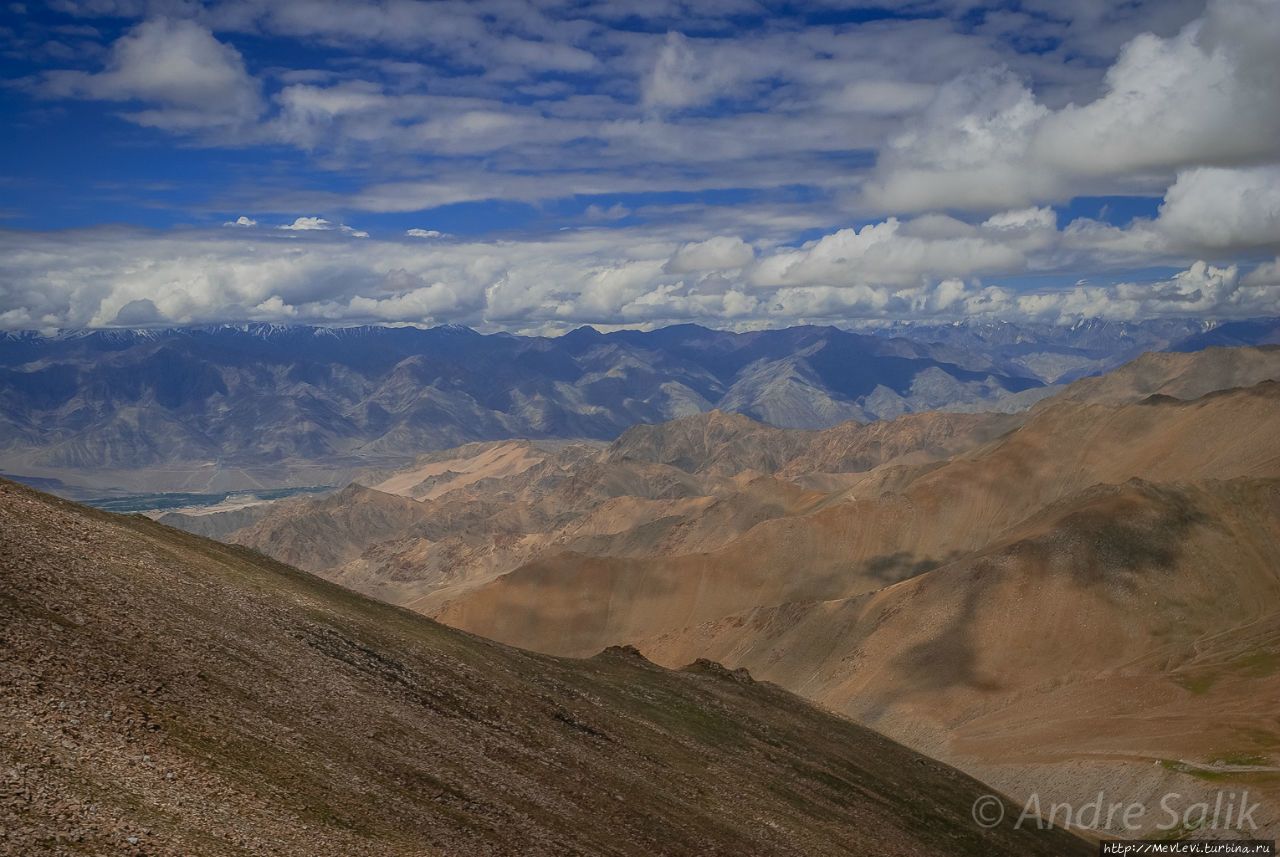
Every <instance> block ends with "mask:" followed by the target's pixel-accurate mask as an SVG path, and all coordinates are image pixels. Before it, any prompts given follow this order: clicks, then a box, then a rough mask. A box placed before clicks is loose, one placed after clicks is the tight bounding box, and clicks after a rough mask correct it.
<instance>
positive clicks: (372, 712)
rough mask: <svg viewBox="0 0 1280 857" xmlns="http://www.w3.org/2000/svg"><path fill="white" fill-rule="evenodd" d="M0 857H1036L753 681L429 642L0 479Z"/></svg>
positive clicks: (307, 589)
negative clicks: (3, 855)
mask: <svg viewBox="0 0 1280 857" xmlns="http://www.w3.org/2000/svg"><path fill="white" fill-rule="evenodd" d="M0 620H2V621H0V652H2V653H3V657H2V658H0V678H2V680H0V771H2V772H3V777H4V780H3V786H0V850H4V851H5V852H7V853H15V854H22V855H24V857H27V856H28V855H44V854H50V855H52V854H103V853H113V854H115V853H119V854H126V855H135V857H140V855H182V856H183V857H188V855H192V854H200V855H232V854H235V855H244V854H249V855H266V854H285V855H308V857H310V856H311V855H329V854H332V855H344V857H345V855H428V854H448V855H471V854H486V855H501V854H520V855H538V854H557V855H562V854H592V855H602V854H617V855H627V854H634V855H653V854H672V855H685V854H689V855H692V854H698V855H714V854H723V855H742V854H751V855H770V854H789V855H797V857H800V855H805V856H806V857H807V855H816V854H847V853H849V852H850V851H853V852H855V853H859V854H870V855H904V857H905V855H940V857H941V855H956V854H974V855H979V854H980V855H999V854H1008V855H1028V854H1030V855H1045V857H1056V855H1069V854H1080V855H1084V854H1088V853H1092V851H1091V849H1090V848H1089V847H1088V846H1086V845H1084V843H1082V842H1080V841H1078V840H1075V839H1072V838H1070V837H1068V836H1067V835H1065V834H1063V833H1062V832H1060V831H1048V832H1039V831H1030V830H1024V831H1016V830H1013V829H1011V828H1009V827H1001V828H997V829H996V830H993V831H988V832H983V831H981V830H979V829H978V828H977V827H976V826H975V825H974V824H973V823H972V821H971V819H970V815H969V810H970V805H971V803H972V801H973V799H974V798H975V796H977V795H979V794H981V793H983V792H985V791H987V787H986V786H984V785H982V784H981V783H979V782H977V781H976V780H973V779H970V778H969V777H966V776H964V775H962V774H960V773H958V772H956V771H954V770H951V769H949V768H946V767H945V766H943V765H940V764H938V763H936V762H932V761H930V760H928V759H926V758H924V757H922V756H919V755H917V754H915V753H913V752H911V751H909V750H906V749H905V748H903V747H901V746H900V745H897V744H894V743H893V742H891V741H889V740H887V739H884V738H882V737H880V736H878V735H876V734H875V733H873V732H870V731H868V730H866V729H864V728H862V727H859V726H855V725H853V724H852V723H849V722H847V721H843V720H840V719H837V718H835V717H832V716H830V715H827V714H824V713H822V712H820V711H818V710H817V709H815V708H812V707H810V706H809V705H808V704H806V703H803V702H801V701H800V700H799V699H797V698H796V697H793V696H791V695H789V694H787V693H785V692H783V691H781V690H779V689H777V688H775V687H773V686H769V685H762V684H757V683H755V682H753V681H751V680H750V679H749V678H747V677H745V676H743V675H738V674H731V673H729V672H727V671H725V670H723V669H722V668H719V667H716V666H714V665H711V664H709V663H707V662H701V663H699V664H696V665H695V666H694V667H693V668H691V669H690V670H688V671H685V672H682V673H673V672H668V671H666V670H663V669H660V668H658V667H656V666H654V665H652V664H651V663H649V662H647V661H645V660H643V659H642V658H640V657H639V656H638V655H637V654H635V653H633V652H628V651H624V650H611V651H609V652H606V653H604V654H602V655H600V656H598V657H596V658H593V659H591V660H590V661H578V662H575V661H567V660H559V659H555V658H551V657H547V656H542V655H535V654H531V653H527V652H521V651H517V650H513V649H509V648H506V647H504V646H501V645H498V644H495V643H491V642H488V641H484V640H480V639H476V638H473V637H470V636H468V635H465V634H462V633H459V632H456V631H452V630H449V629H447V628H444V627H442V626H439V625H437V624H435V623H433V622H430V621H429V620H426V619H424V618H422V617H420V616H417V615H414V614H412V613H409V612H408V611H403V610H399V609H396V608H393V607H389V606H387V605H384V604H380V603H378V602H374V601H371V600H368V599H365V598H363V597H360V596H358V595H355V594H353V593H351V592H349V591H346V590H342V589H339V588H338V587H335V586H332V585H330V584H327V583H325V582H323V581H321V580H319V579H317V578H314V577H312V576H310V575H307V574H304V573H300V572H298V571H296V570H293V569H291V568H288V567H285V566H282V565H279V564H277V563H274V562H271V561H269V560H267V559H265V558H264V557H261V556H259V555H256V554H253V553H251V552H249V551H246V550H244V549H242V548H232V547H227V546H223V545H219V544H217V543H214V542H209V541H207V540H204V539H201V538H198V537H195V536H190V535H187V534H183V533H180V532H178V531H176V530H171V529H169V528H166V527H162V526H160V525H158V524H155V523H152V522H150V521H147V520H145V519H141V518H136V517H134V518H123V517H117V516H112V515H107V514H105V513H101V512H95V511H92V510H88V509H85V508H83V507H77V506H74V505H72V504H68V503H65V502H63V501H58V500H55V499H53V498H50V497H48V496H45V495H39V494H37V493H35V492H33V491H31V490H29V489H25V488H21V487H19V486H16V485H14V484H12V483H8V482H3V481H0Z"/></svg>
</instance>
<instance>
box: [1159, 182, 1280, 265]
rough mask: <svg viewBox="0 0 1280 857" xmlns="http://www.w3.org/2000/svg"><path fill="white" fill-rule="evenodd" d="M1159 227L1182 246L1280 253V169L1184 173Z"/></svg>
mask: <svg viewBox="0 0 1280 857" xmlns="http://www.w3.org/2000/svg"><path fill="white" fill-rule="evenodd" d="M1157 224H1158V225H1159V228H1160V229H1161V230H1162V231H1163V232H1165V233H1166V234H1167V235H1169V237H1170V239H1171V240H1172V241H1176V242H1178V243H1180V244H1182V245H1184V246H1191V247H1198V248H1213V249H1221V248H1238V247H1253V246H1260V247H1280V165H1269V166H1263V167H1251V168H1246V169H1223V168H1221V167H1199V168H1196V169H1192V170H1186V171H1183V172H1180V173H1178V178H1177V180H1176V181H1175V182H1174V183H1173V185H1172V187H1170V188H1169V190H1168V192H1167V193H1166V194H1165V197H1164V204H1163V205H1161V206H1160V214H1159V217H1158V219H1157Z"/></svg>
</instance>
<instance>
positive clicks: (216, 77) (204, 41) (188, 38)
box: [39, 18, 262, 131]
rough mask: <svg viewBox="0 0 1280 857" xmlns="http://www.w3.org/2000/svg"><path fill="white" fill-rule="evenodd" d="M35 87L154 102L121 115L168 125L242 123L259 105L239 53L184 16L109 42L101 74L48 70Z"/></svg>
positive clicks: (141, 26) (65, 93) (255, 85)
mask: <svg viewBox="0 0 1280 857" xmlns="http://www.w3.org/2000/svg"><path fill="white" fill-rule="evenodd" d="M39 86H40V88H41V89H42V90H43V91H44V92H45V93H46V94H48V95H53V96H58V97H64V98H91V99H100V100H104V101H141V102H145V103H150V104H153V105H158V106H156V107H153V108H150V109H146V110H142V111H137V112H132V113H126V114H125V117H126V118H128V119H130V120H131V121H134V122H137V123H138V124H141V125H149V126H154V127H157V128H162V129H165V130H168V131H196V130H202V129H209V128H215V127H219V126H228V125H242V124H246V123H250V122H252V121H254V120H255V119H256V118H257V117H258V115H259V114H260V113H261V111H262V102H261V98H260V87H259V84H258V82H257V81H256V80H254V79H253V78H252V77H250V76H249V74H248V72H247V71H246V70H245V66H244V60H243V58H242V57H241V56H240V53H239V52H238V51H237V50H236V49H235V48H234V47H232V46H231V45H227V44H223V43H222V42H219V41H218V40H217V39H216V38H214V36H213V34H212V33H211V32H209V30H207V29H205V28H204V27H202V26H200V25H199V24H197V23H195V22H193V21H187V20H171V19H168V18H157V19H154V20H149V21H144V22H143V23H141V24H138V25H137V26H136V27H134V28H133V29H132V30H130V31H129V32H128V33H126V34H125V35H123V36H121V37H120V38H119V39H118V40H117V41H116V42H115V43H114V44H113V45H112V47H111V55H110V58H109V59H108V61H107V65H106V68H105V69H103V70H102V71H101V72H98V73H96V74H90V73H86V72H82V71H49V72H45V73H44V75H43V76H42V77H41V78H40V82H39Z"/></svg>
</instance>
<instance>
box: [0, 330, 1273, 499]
mask: <svg viewBox="0 0 1280 857" xmlns="http://www.w3.org/2000/svg"><path fill="white" fill-rule="evenodd" d="M1278 336H1280V325H1278V324H1277V323H1276V322H1275V320H1259V321H1257V322H1252V323H1232V324H1230V325H1221V326H1218V327H1214V326H1212V325H1208V324H1206V323H1204V322H1198V321H1194V322H1193V321H1176V320H1175V321H1153V322H1145V323H1140V324H1123V323H1114V322H1113V323H1101V322H1085V323H1081V324H1079V325H1076V326H1075V327H1055V326H1049V325H1045V326H1040V327H1034V326H1032V327H1027V326H1024V327H1016V326H1013V325H1001V324H979V323H967V324H962V325H952V326H949V327H918V328H912V327H894V328H882V329H874V330H867V331H864V332H851V331H847V330H841V329H837V328H833V327H800V328H790V329H786V330H762V331H755V332H747V333H730V332H725V331H712V330H707V329H705V328H701V327H697V326H694V325H680V326H676V327H668V328H663V329H660V330H654V331H650V332H641V331H617V332H613V333H600V332H597V331H596V330H594V329H592V328H581V329H579V330H576V331H573V332H572V333H569V334H567V335H564V336H560V337H525V336H515V335H511V334H506V333H499V334H491V335H481V334H479V333H476V332H475V331H472V330H469V329H467V328H460V327H440V328H433V329H430V330H421V329H417V328H412V327H402V328H388V327H357V328H313V327H280V326H272V325H248V326H238V327H237V326H222V327H211V328H195V329H177V330H137V331H132V330H100V331H87V332H85V331H82V332H77V333H71V334H65V335H60V336H40V335H36V334H3V335H0V472H3V473H6V474H8V475H10V476H14V477H16V478H19V479H21V480H23V481H26V482H28V483H30V484H35V485H40V486H43V487H46V488H49V489H52V490H55V491H57V492H59V493H61V494H63V495H65V496H70V497H76V498H81V499H88V498H91V497H100V496H104V495H110V494H138V493H151V492H157V491H163V492H225V491H229V490H236V489H255V488H262V487H267V488H272V489H280V488H285V487H293V486H323V485H343V484H346V483H347V482H349V481H351V480H352V479H354V478H356V477H357V476H358V475H359V474H361V473H363V472H364V471H366V470H368V469H369V468H374V467H381V468H396V467H400V466H403V465H405V464H407V463H409V462H410V461H412V460H413V459H414V458H415V457H416V456H418V455H420V454H422V453H424V452H428V451H432V450H441V449H446V448H450V447H455V446H457V445H459V444H463V443H467V442H474V441H489V440H500V439H512V438H527V439H534V440H538V439H566V438H571V439H595V440H603V441H612V440H614V439H616V438H617V437H618V436H619V435H620V434H621V433H622V432H623V431H625V430H626V429H628V428H629V427H631V426H633V425H636V424H644V423H659V422H663V421H666V420H670V419H674V418H678V417H683V416H689V415H692V414H697V413H704V412H707V411H710V410H713V409H719V410H723V411H726V412H730V413H740V414H744V415H746V416H750V417H752V418H753V419H756V420H761V421H764V422H767V423H770V424H772V425H774V426H777V427H779V428H802V429H820V428H828V427H831V426H834V425H837V424H839V423H842V422H845V421H848V420H857V421H859V422H869V421H873V420H875V419H890V418H894V417H897V416H901V415H903V414H907V413H917V412H921V411H928V410H948V411H992V410H999V411H1014V410H1019V409H1022V408H1025V407H1026V406H1028V405H1030V404H1032V403H1033V402H1034V401H1035V400H1036V399H1038V398H1040V397H1043V396H1044V395H1047V394H1049V393H1051V392H1052V391H1053V387H1052V386H1051V385H1055V384H1061V383H1063V382H1065V381H1070V380H1073V379H1075V378H1076V377H1079V376H1081V375H1086V374H1095V373H1097V372H1101V371H1105V370H1107V369H1110V368H1114V367H1115V366H1117V365H1119V364H1120V363H1123V362H1124V361H1126V360H1129V359H1132V358H1133V357H1136V356H1137V355H1138V354H1139V353H1141V352H1143V351H1147V350H1168V349H1179V348H1198V347H1203V346H1204V345H1205V344H1212V342H1213V340H1214V337H1217V338H1218V339H1224V340H1231V341H1232V344H1235V340H1240V339H1245V340H1248V341H1249V342H1250V343H1255V344H1256V343H1259V342H1269V341H1275V340H1276V339H1277V337H1278Z"/></svg>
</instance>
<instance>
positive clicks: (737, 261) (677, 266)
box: [663, 235, 756, 274]
mask: <svg viewBox="0 0 1280 857" xmlns="http://www.w3.org/2000/svg"><path fill="white" fill-rule="evenodd" d="M755 256H756V254H755V251H754V250H753V249H751V245H750V244H748V243H747V242H745V241H743V240H742V239H741V238H737V237H731V236H728V235H717V236H716V237H715V238H708V239H707V240H706V241H695V242H693V243H690V244H685V245H684V246H683V247H681V248H680V249H679V250H677V251H676V252H675V253H674V254H672V256H671V258H670V259H669V260H668V261H667V263H666V264H665V265H664V266H663V271H664V272H665V273H668V274H684V273H690V272H694V271H714V270H723V269H736V268H742V267H744V266H746V265H749V264H751V262H752V261H753V260H754V259H755Z"/></svg>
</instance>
